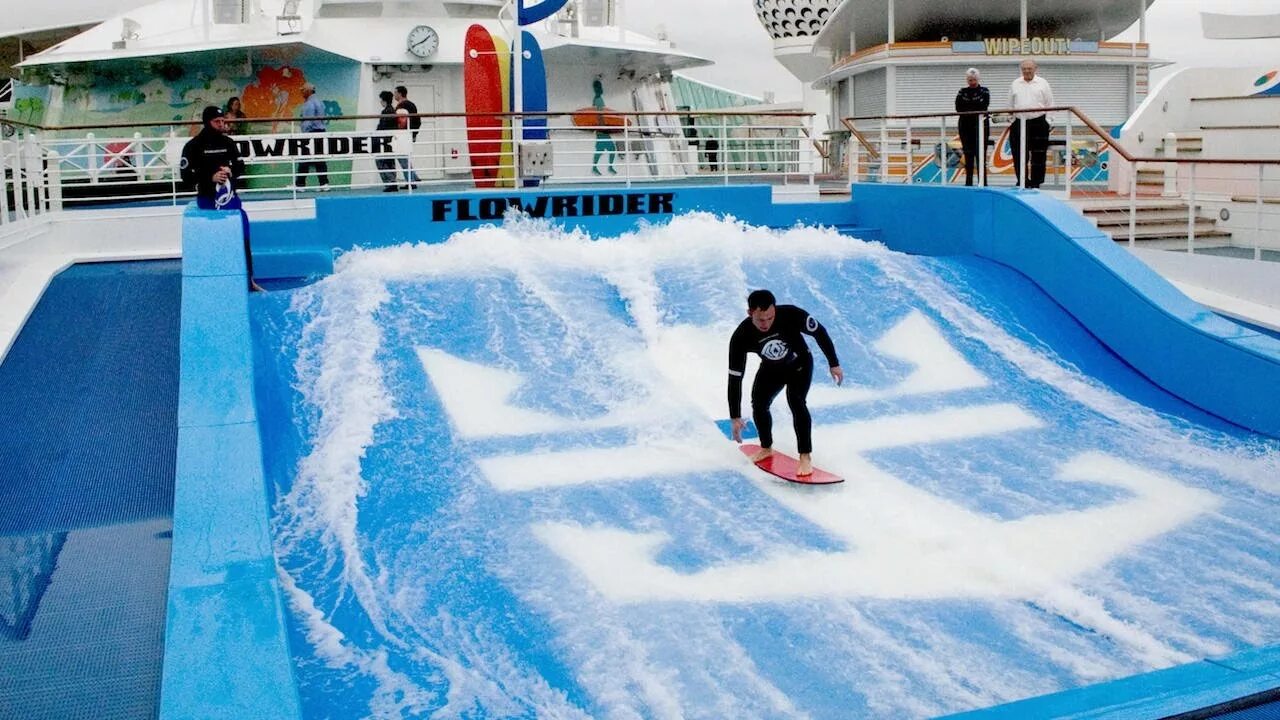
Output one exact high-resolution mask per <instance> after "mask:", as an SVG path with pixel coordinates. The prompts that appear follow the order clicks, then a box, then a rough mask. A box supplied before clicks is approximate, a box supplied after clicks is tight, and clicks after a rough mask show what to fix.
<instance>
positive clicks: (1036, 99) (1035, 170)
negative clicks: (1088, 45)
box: [1009, 59, 1054, 188]
mask: <svg viewBox="0 0 1280 720" xmlns="http://www.w3.org/2000/svg"><path fill="white" fill-rule="evenodd" d="M1053 105H1054V102H1053V89H1052V88H1050V87H1049V81H1048V80H1045V79H1044V78H1042V77H1039V76H1038V75H1036V61H1035V60H1031V59H1027V60H1023V61H1022V77H1020V78H1018V79H1017V80H1014V81H1013V85H1011V86H1010V87H1009V107H1011V108H1013V109H1014V110H1024V109H1032V110H1034V109H1035V108H1047V107H1053ZM1023 119H1025V120H1026V121H1027V124H1026V127H1027V136H1026V142H1025V147H1023V137H1022V122H1021V120H1023ZM1009 149H1010V150H1012V151H1013V156H1014V158H1015V160H1014V163H1013V171H1014V173H1015V175H1016V176H1017V178H1018V184H1019V185H1021V184H1022V177H1023V175H1022V174H1023V172H1024V171H1025V170H1026V166H1025V163H1026V162H1027V160H1030V161H1031V170H1030V172H1029V173H1027V176H1026V179H1027V184H1026V187H1029V188H1038V187H1040V184H1041V183H1043V182H1044V155H1045V152H1047V151H1048V149H1049V118H1047V117H1045V113H1044V111H1043V110H1042V111H1040V112H1022V113H1014V115H1013V127H1012V128H1010V130H1009Z"/></svg>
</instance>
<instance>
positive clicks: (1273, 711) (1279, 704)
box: [1211, 688, 1280, 720]
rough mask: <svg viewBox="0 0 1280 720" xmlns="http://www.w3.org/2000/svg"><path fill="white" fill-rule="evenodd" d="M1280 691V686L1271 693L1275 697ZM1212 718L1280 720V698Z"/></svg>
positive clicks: (1216, 719) (1220, 719) (1227, 719)
mask: <svg viewBox="0 0 1280 720" xmlns="http://www.w3.org/2000/svg"><path fill="white" fill-rule="evenodd" d="M1278 692H1280V688H1277V689H1276V690H1275V691H1273V692H1272V693H1270V694H1271V695H1272V697H1274V696H1275V694H1276V693H1278ZM1211 720H1280V700H1272V701H1271V702H1267V703H1263V704H1261V705H1254V706H1253V707H1247V708H1241V709H1240V710H1234V711H1232V712H1228V713H1223V714H1221V715H1214V716H1212V719H1211Z"/></svg>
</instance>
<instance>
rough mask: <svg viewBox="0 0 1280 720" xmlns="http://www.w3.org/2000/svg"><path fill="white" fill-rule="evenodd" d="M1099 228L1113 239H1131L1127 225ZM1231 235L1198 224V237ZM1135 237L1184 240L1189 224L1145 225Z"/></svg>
mask: <svg viewBox="0 0 1280 720" xmlns="http://www.w3.org/2000/svg"><path fill="white" fill-rule="evenodd" d="M1099 229H1100V230H1102V232H1104V233H1106V234H1108V235H1110V236H1111V239H1113V240H1127V239H1129V230H1128V228H1127V227H1124V228H1119V227H1117V228H1114V229H1106V228H1099ZM1229 237H1231V233H1230V232H1228V231H1226V230H1218V229H1217V228H1215V227H1212V226H1205V228H1204V229H1203V230H1202V229H1201V227H1200V225H1198V224H1197V226H1196V239H1200V238H1229ZM1133 238H1134V239H1135V240H1158V239H1169V240H1174V239H1178V238H1181V239H1182V240H1184V241H1185V240H1186V239H1187V225H1186V223H1183V224H1181V225H1177V224H1173V223H1171V224H1168V225H1143V226H1139V227H1137V228H1135V231H1134V233H1133Z"/></svg>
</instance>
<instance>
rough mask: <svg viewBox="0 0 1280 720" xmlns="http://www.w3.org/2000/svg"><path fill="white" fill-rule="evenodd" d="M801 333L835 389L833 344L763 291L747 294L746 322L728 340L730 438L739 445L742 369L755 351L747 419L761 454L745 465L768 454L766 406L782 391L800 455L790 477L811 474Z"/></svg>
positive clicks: (809, 320)
mask: <svg viewBox="0 0 1280 720" xmlns="http://www.w3.org/2000/svg"><path fill="white" fill-rule="evenodd" d="M803 335H809V336H811V337H813V339H814V340H816V341H817V342H818V347H819V348H820V349H821V350H822V354H823V355H825V356H826V358H827V365H828V367H830V369H831V378H832V379H833V380H835V381H836V384H837V385H839V384H840V383H841V382H843V381H844V372H843V371H842V370H841V369H840V360H839V359H837V357H836V347H835V344H834V343H832V342H831V336H830V335H829V334H828V333H827V329H826V328H824V327H822V325H821V323H819V322H818V320H817V319H816V318H814V317H813V316H812V315H810V314H809V313H807V312H805V311H804V310H802V309H800V308H798V307H796V306H795V305H777V304H776V301H775V299H774V297H773V293H771V292H769V291H768V290H756V291H755V292H752V293H751V294H750V295H748V296H747V319H745V320H743V321H742V322H741V323H739V324H738V328H737V329H736V330H734V331H733V337H731V338H730V339H729V390H728V399H729V421H730V423H731V427H732V432H733V439H734V440H735V441H737V442H742V430H743V428H744V427H746V424H747V423H746V421H745V420H743V419H742V375H743V373H744V372H745V371H746V369H747V353H755V354H757V355H759V356H760V367H759V369H757V370H756V379H755V383H754V384H753V385H752V387H751V417H752V419H753V420H755V422H756V432H758V433H760V447H761V450H760V451H759V452H758V453H756V455H755V457H753V458H751V461H752V462H760V461H761V460H763V459H765V458H767V457H769V456H770V455H772V454H773V416H772V415H771V414H770V413H769V406H770V405H772V404H773V399H774V398H776V397H777V396H778V393H779V392H781V391H782V389H783V388H786V391H787V406H788V407H790V408H791V419H792V423H793V427H794V428H795V431H796V446H797V448H796V449H797V450H798V451H799V453H800V457H799V458H797V459H798V460H799V463H798V465H797V467H796V475H812V474H813V460H812V459H811V457H810V455H811V453H812V452H813V419H812V418H811V417H810V415H809V407H808V405H807V404H806V398H807V396H808V395H809V384H810V383H811V382H812V381H813V354H812V353H810V352H809V346H808V344H807V343H806V342H805V340H804V337H803Z"/></svg>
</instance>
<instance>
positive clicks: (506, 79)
mask: <svg viewBox="0 0 1280 720" xmlns="http://www.w3.org/2000/svg"><path fill="white" fill-rule="evenodd" d="M493 49H494V52H496V53H497V54H498V75H499V76H500V77H501V78H502V111H503V112H511V48H510V46H509V45H507V41H506V40H504V39H502V38H500V37H498V36H497V35H494V36H493ZM513 159H514V156H513V154H512V148H511V121H510V120H504V121H503V122H502V149H501V154H499V155H498V187H515V176H516V173H515V163H514V161H513Z"/></svg>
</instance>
